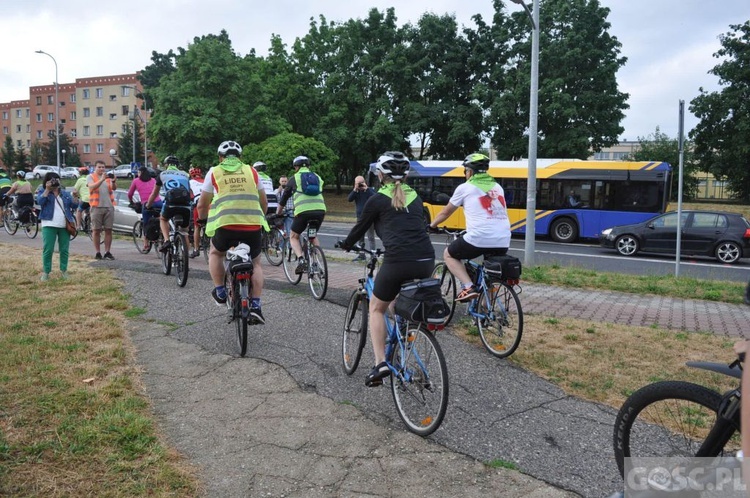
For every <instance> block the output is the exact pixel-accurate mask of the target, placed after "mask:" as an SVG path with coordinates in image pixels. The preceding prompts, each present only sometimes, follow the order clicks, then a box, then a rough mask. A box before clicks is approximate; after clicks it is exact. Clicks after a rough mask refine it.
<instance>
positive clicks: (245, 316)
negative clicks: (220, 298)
mask: <svg viewBox="0 0 750 498" xmlns="http://www.w3.org/2000/svg"><path fill="white" fill-rule="evenodd" d="M234 286H235V301H234V309H235V310H236V311H235V314H236V318H235V320H234V323H235V324H236V327H237V345H238V346H239V348H240V356H242V357H243V358H244V357H245V355H246V354H247V322H248V320H250V296H249V295H248V292H249V291H248V285H247V280H241V281H239V282H238V281H236V280H235V281H234Z"/></svg>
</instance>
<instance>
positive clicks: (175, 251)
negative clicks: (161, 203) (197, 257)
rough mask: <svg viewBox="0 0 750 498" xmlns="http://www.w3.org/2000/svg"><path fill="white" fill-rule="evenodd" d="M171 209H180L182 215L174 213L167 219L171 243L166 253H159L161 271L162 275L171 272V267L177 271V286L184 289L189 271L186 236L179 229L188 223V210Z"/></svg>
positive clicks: (184, 208)
mask: <svg viewBox="0 0 750 498" xmlns="http://www.w3.org/2000/svg"><path fill="white" fill-rule="evenodd" d="M172 208H173V209H175V208H181V209H180V211H183V213H175V214H174V215H173V216H172V217H171V218H169V220H168V222H169V242H170V243H171V245H170V247H169V250H168V251H167V252H162V253H161V262H162V271H163V272H164V275H169V274H170V273H171V272H172V266H173V265H174V266H175V268H176V269H177V272H176V276H177V285H179V286H180V287H185V284H187V279H188V271H189V263H188V261H189V255H188V247H189V246H188V243H187V236H186V235H185V234H184V233H183V232H182V231H181V230H180V228H181V227H185V226H187V224H188V223H190V208H189V207H187V206H184V207H183V206H172Z"/></svg>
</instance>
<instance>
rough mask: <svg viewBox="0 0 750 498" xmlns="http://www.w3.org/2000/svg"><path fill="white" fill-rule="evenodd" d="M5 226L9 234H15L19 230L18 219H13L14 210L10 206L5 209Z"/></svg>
mask: <svg viewBox="0 0 750 498" xmlns="http://www.w3.org/2000/svg"><path fill="white" fill-rule="evenodd" d="M3 227H5V231H6V232H8V235H15V234H16V232H17V231H18V220H15V219H13V211H12V210H11V208H10V206H6V207H5V209H4V210H3Z"/></svg>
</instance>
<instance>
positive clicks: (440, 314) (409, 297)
mask: <svg viewBox="0 0 750 498" xmlns="http://www.w3.org/2000/svg"><path fill="white" fill-rule="evenodd" d="M395 307H396V314H397V315H399V316H400V317H402V318H405V319H406V320H409V321H410V322H418V323H427V324H442V323H444V322H445V319H446V318H447V317H448V314H449V313H450V308H449V307H448V303H446V302H445V299H443V294H442V292H441V290H440V279H437V278H423V279H421V280H414V281H411V282H409V283H406V284H404V285H402V286H401V291H400V292H399V294H398V297H397V298H396V306H395Z"/></svg>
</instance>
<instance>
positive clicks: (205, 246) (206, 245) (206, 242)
mask: <svg viewBox="0 0 750 498" xmlns="http://www.w3.org/2000/svg"><path fill="white" fill-rule="evenodd" d="M210 249H211V237H209V236H208V235H206V227H205V226H201V251H203V258H204V259H205V260H206V264H208V251H209V250H210Z"/></svg>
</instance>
